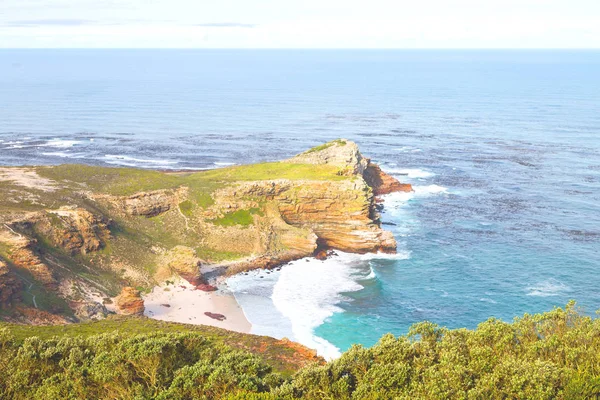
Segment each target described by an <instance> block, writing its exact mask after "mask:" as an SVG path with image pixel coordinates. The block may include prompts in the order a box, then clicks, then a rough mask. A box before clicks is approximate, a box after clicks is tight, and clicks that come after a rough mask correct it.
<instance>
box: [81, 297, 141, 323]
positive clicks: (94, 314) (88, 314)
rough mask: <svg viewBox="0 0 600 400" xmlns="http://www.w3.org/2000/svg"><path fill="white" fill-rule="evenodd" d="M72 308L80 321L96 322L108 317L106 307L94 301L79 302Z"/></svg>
mask: <svg viewBox="0 0 600 400" xmlns="http://www.w3.org/2000/svg"><path fill="white" fill-rule="evenodd" d="M73 308H74V309H75V316H76V317H77V318H78V319H79V320H80V321H97V320H101V319H104V318H106V316H107V315H108V310H107V309H106V307H105V306H104V305H102V304H100V303H97V302H94V301H85V302H80V303H77V304H76V305H74V306H73ZM142 312H143V311H142Z"/></svg>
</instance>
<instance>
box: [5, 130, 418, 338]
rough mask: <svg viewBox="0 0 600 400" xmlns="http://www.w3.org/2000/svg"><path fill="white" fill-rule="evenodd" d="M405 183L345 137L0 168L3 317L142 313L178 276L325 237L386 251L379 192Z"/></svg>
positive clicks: (265, 260)
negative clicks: (125, 160) (108, 164)
mask: <svg viewBox="0 0 600 400" xmlns="http://www.w3.org/2000/svg"><path fill="white" fill-rule="evenodd" d="M410 190H412V188H411V187H410V185H406V184H402V183H400V182H398V181H397V180H396V179H395V178H393V177H391V176H389V175H387V174H385V172H383V171H382V170H381V169H380V168H379V166H377V165H376V164H375V163H373V162H371V161H370V160H369V159H368V158H365V157H363V156H362V154H361V153H360V151H359V149H358V146H357V145H356V144H355V143H353V142H350V141H347V140H343V139H339V140H335V141H332V142H329V143H326V144H324V145H321V146H317V147H315V148H313V149H310V150H308V151H306V152H304V153H302V154H299V155H297V156H295V157H293V158H291V159H289V160H285V161H281V162H277V163H264V164H255V165H248V166H236V167H230V168H223V169H218V170H212V171H202V172H189V171H188V172H171V173H166V172H158V171H142V170H135V169H121V168H102V167H90V166H83V165H63V166H56V167H35V168H1V169H0V196H1V197H0V305H1V307H2V310H1V311H2V312H1V313H0V318H2V319H3V320H7V321H13V322H20V323H47V322H48V320H51V321H54V320H56V321H57V322H75V321H84V320H89V319H99V318H103V317H104V316H106V315H107V314H108V313H110V312H113V311H116V312H118V313H123V314H138V315H139V314H142V313H144V303H143V301H142V300H141V299H142V297H144V296H145V295H146V296H148V295H149V294H148V293H149V292H151V291H152V289H153V288H154V287H155V286H158V285H161V284H165V282H173V281H175V280H177V279H180V278H183V279H185V281H187V282H188V283H189V285H190V287H191V288H202V287H205V288H206V287H210V285H208V284H209V283H210V282H209V280H211V279H212V278H214V276H215V275H218V274H225V275H231V274H235V273H239V272H242V271H247V270H251V269H256V268H274V267H277V266H279V265H282V264H284V263H287V262H289V261H292V260H296V259H299V258H303V257H308V256H314V255H319V257H326V255H327V251H329V250H331V249H338V250H342V251H346V252H353V253H367V252H395V249H396V242H395V240H394V238H393V236H392V235H391V233H390V232H387V231H385V230H384V229H382V228H381V225H380V221H379V216H378V213H377V208H376V203H377V196H379V195H383V194H387V193H391V192H395V191H410ZM207 269H208V270H212V271H213V273H212V274H210V273H209V274H205V273H203V272H202V271H205V270H207ZM214 271H217V272H216V273H215V272H214ZM206 311H207V312H211V313H213V312H217V311H218V310H217V311H214V310H206ZM207 318H209V317H208V316H207ZM186 322H187V321H186ZM217 322H222V321H218V319H217ZM221 326H222V325H221ZM244 329H245V328H244Z"/></svg>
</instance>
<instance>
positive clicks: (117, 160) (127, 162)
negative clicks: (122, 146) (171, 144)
mask: <svg viewBox="0 0 600 400" xmlns="http://www.w3.org/2000/svg"><path fill="white" fill-rule="evenodd" d="M104 160H105V161H104V162H106V163H107V164H113V165H123V166H126V167H142V168H170V167H171V166H172V165H174V164H177V163H178V161H172V160H152V159H143V158H134V157H129V156H123V155H115V154H106V155H104Z"/></svg>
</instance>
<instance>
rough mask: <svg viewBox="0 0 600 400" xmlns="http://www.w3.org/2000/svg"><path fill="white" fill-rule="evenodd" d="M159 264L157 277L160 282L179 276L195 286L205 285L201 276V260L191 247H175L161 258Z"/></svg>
mask: <svg viewBox="0 0 600 400" xmlns="http://www.w3.org/2000/svg"><path fill="white" fill-rule="evenodd" d="M159 263H160V267H159V272H158V274H159V276H158V277H157V278H158V280H159V281H160V280H164V279H166V278H168V277H170V276H171V275H174V274H178V275H179V276H181V277H182V278H183V279H185V280H186V281H188V282H189V283H191V284H192V285H194V286H196V285H199V284H201V283H204V281H203V279H202V276H201V275H200V264H201V260H200V259H199V258H198V257H197V256H196V251H195V250H194V249H192V248H190V247H187V246H175V247H174V248H172V249H171V250H169V251H168V252H167V253H166V254H165V255H164V256H163V257H162V258H161V260H160V261H159ZM161 278H163V279H161Z"/></svg>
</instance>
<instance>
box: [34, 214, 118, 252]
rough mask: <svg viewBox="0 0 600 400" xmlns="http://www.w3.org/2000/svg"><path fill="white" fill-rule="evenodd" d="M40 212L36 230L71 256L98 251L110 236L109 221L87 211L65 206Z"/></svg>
mask: <svg viewBox="0 0 600 400" xmlns="http://www.w3.org/2000/svg"><path fill="white" fill-rule="evenodd" d="M40 214H41V215H40V216H38V217H37V218H36V220H35V228H36V230H37V231H38V232H39V233H40V234H42V235H44V236H45V237H47V238H48V239H50V241H51V242H52V244H53V245H54V246H56V247H60V248H61V249H63V250H65V251H67V252H69V253H70V254H72V255H75V254H84V255H85V254H88V253H90V252H94V251H98V250H100V249H102V248H103V247H104V246H105V245H106V242H107V241H108V239H109V238H110V231H109V229H108V224H109V221H107V220H106V219H105V218H103V217H101V216H96V215H94V214H92V213H90V212H89V211H87V210H84V209H81V208H69V207H63V208H61V209H58V210H49V211H47V212H46V213H40Z"/></svg>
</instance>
